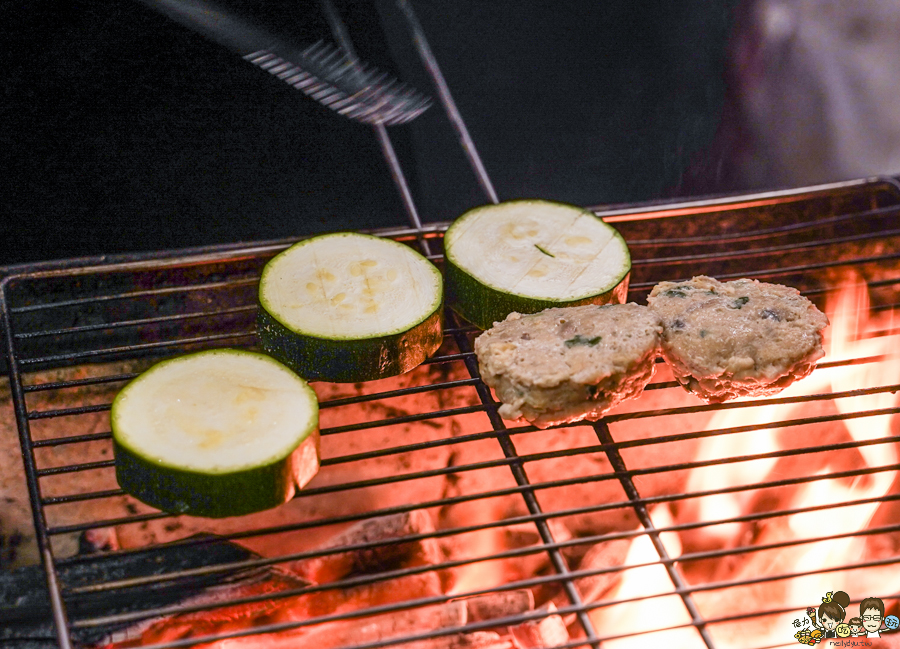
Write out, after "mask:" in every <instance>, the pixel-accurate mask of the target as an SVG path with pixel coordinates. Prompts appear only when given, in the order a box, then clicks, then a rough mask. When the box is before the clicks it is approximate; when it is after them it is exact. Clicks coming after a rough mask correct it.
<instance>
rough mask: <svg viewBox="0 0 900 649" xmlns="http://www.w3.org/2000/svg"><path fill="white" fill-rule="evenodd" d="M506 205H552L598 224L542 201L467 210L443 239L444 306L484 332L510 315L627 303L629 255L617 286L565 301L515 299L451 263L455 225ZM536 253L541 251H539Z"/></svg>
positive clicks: (563, 204) (570, 206)
mask: <svg viewBox="0 0 900 649" xmlns="http://www.w3.org/2000/svg"><path fill="white" fill-rule="evenodd" d="M508 203H519V204H522V205H528V204H531V205H533V206H535V207H536V208H540V207H541V206H542V205H555V206H559V207H565V208H568V209H571V210H575V211H578V212H581V213H583V214H585V215H589V216H591V217H593V218H595V219H597V220H598V221H599V220H600V218H599V217H598V216H597V215H596V214H594V213H593V212H591V211H590V210H587V209H585V208H583V207H578V206H575V205H570V204H568V203H562V202H559V201H548V200H543V199H520V200H513V201H505V202H504V203H500V204H499V205H483V206H480V207H475V208H473V209H471V210H469V211H468V212H466V213H465V214H463V215H461V216H460V217H459V218H458V219H456V220H455V221H454V222H453V223H452V224H451V225H450V227H449V228H448V229H447V232H446V233H445V235H444V241H445V249H444V299H445V300H446V303H447V306H449V307H450V308H451V309H453V311H455V312H456V313H458V314H459V315H460V316H462V317H463V318H465V319H466V320H467V321H469V322H471V323H472V324H474V325H475V326H477V327H479V328H480V329H482V330H486V329H490V328H491V327H493V326H494V323H495V322H501V321H503V320H505V319H506V316H508V315H509V314H510V313H513V312H516V313H522V314H530V313H539V312H540V311H543V310H544V309H549V308H552V307H569V306H582V305H585V304H596V305H604V304H623V303H625V302H626V301H627V299H628V284H629V280H630V278H631V255H630V252H629V253H628V255H627V257H628V270H627V271H626V272H625V273H623V275H622V276H621V278H620V280H619V282H618V284H616V286H615V287H613V288H612V289H610V290H608V291H605V292H603V293H599V294H597V295H588V296H584V297H579V298H576V299H574V300H568V301H566V300H555V299H543V298H534V297H526V296H521V295H515V294H512V293H506V292H504V291H501V290H499V289H496V288H493V287H491V286H488V285H487V284H485V283H483V282H482V281H480V280H479V279H477V278H476V277H475V276H473V275H472V274H470V273H469V272H467V271H466V270H464V269H463V268H461V267H460V266H458V265H457V264H456V263H455V262H454V259H453V251H452V250H451V249H448V248H447V246H446V241H447V238H448V236H449V235H450V234H451V231H452V230H453V228H454V227H457V225H458V224H460V223H462V222H463V221H464V220H465V219H466V217H470V216H471V215H473V214H474V213H475V212H479V211H482V210H491V209H495V208H497V207H499V206H502V205H504V204H508ZM612 230H613V236H614V237H616V238H617V239H619V240H620V242H621V243H622V245H623V246H624V247H625V249H626V251H627V250H628V246H627V244H626V243H625V240H624V239H623V238H622V235H621V234H620V233H619V232H618V231H616V230H615V228H613V229H612ZM538 249H539V250H540V248H538ZM541 252H544V254H547V253H546V251H544V250H541Z"/></svg>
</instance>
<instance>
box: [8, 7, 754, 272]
mask: <svg viewBox="0 0 900 649" xmlns="http://www.w3.org/2000/svg"><path fill="white" fill-rule="evenodd" d="M736 4H737V3H736V0H681V1H679V2H670V1H663V0H656V1H654V0H648V1H642V2H633V1H631V0H627V1H626V0H605V1H604V2H563V3H554V2H513V1H510V0H496V1H493V2H483V1H475V0H473V1H459V2H446V1H439V0H413V3H412V6H413V7H414V9H415V11H416V13H417V15H418V17H419V19H420V20H421V22H422V23H423V26H424V28H425V33H426V35H427V37H428V39H429V42H430V45H431V47H432V49H433V50H434V52H435V54H436V57H437V60H438V62H439V64H440V65H441V68H442V71H443V73H444V75H445V77H446V79H447V82H448V84H449V86H450V89H451V91H452V93H453V95H454V98H455V99H456V101H457V104H458V106H459V109H460V112H461V113H462V116H463V118H464V119H465V121H466V124H467V125H468V127H469V129H470V131H471V134H472V137H473V140H474V142H475V144H476V146H477V147H478V151H479V153H480V154H481V155H482V158H483V160H484V163H485V166H486V168H487V171H488V173H489V175H490V177H491V179H492V181H493V182H494V185H495V187H496V188H497V191H498V194H499V195H500V198H501V199H511V198H518V197H541V198H548V199H554V200H561V201H567V202H571V203H576V204H583V205H599V204H604V203H607V204H608V203H619V202H632V201H642V200H649V199H654V198H662V197H671V196H680V195H691V194H697V193H706V192H709V191H717V190H724V189H729V185H728V183H729V179H728V177H727V164H726V163H727V159H728V156H729V150H728V148H729V144H728V141H729V140H728V137H727V134H725V135H723V132H724V131H723V124H727V122H728V119H727V116H728V109H727V93H728V84H727V82H726V54H727V51H728V43H729V38H730V36H731V33H732V27H733V23H734V20H733V17H734V12H735V6H736ZM336 5H337V6H338V9H339V11H340V13H341V16H342V17H343V19H344V20H345V21H346V22H347V24H348V25H349V28H350V33H351V37H352V39H353V41H354V43H355V45H356V47H357V49H358V52H359V54H360V56H361V57H362V58H363V59H364V60H366V61H368V62H370V63H372V64H375V65H377V66H378V67H380V68H382V69H384V70H387V71H390V72H392V73H394V74H396V75H397V76H400V77H401V78H403V79H404V80H405V81H408V82H410V83H411V84H412V85H414V86H416V87H418V88H419V89H420V90H423V91H425V92H427V93H429V94H431V95H432V96H434V97H436V93H435V92H434V88H433V86H432V85H431V82H430V80H429V78H428V77H427V75H426V73H425V71H424V68H423V66H422V64H421V62H420V61H419V59H418V55H417V54H416V53H415V51H414V49H413V46H412V42H411V39H410V35H409V31H408V29H407V27H406V24H405V22H404V21H403V19H402V17H401V14H400V12H399V11H398V10H397V7H396V5H395V4H394V2H393V0H370V1H368V0H367V1H356V2H337V3H336ZM230 6H232V7H235V8H237V9H238V10H240V11H241V12H243V13H245V14H246V15H247V16H250V17H252V18H253V19H254V20H255V21H257V22H258V23H260V24H264V25H266V26H267V27H270V28H271V29H273V30H277V31H279V32H282V33H285V34H287V35H289V36H290V37H291V38H293V39H294V40H296V41H297V42H298V43H299V44H307V43H312V42H315V41H317V40H320V39H323V38H325V39H330V32H329V29H328V26H327V24H326V22H325V20H324V17H323V14H322V12H321V10H320V8H319V5H318V4H317V3H315V2H299V3H298V2H282V1H276V0H273V1H269V2H265V3H262V2H246V1H243V2H239V1H238V0H232V2H231V3H230ZM0 10H2V18H0V41H2V43H3V47H4V49H5V50H6V51H5V55H4V60H5V61H6V63H5V64H4V65H3V68H2V69H0V92H2V106H0V111H2V112H0V124H2V132H0V138H2V140H0V145H2V151H3V156H2V160H3V169H2V177H3V185H4V191H3V192H2V198H0V201H2V202H0V214H2V225H0V241H2V247H0V266H2V265H8V264H14V263H20V262H26V261H35V260H45V259H54V258H61V257H71V256H83V255H95V254H104V253H116V252H129V251H139V250H158V249H169V248H184V247H192V246H197V245H205V244H215V243H227V242H238V241H260V240H267V239H277V238H284V237H292V236H299V235H302V234H309V233H315V232H322V231H333V230H340V229H347V228H353V229H357V228H378V227H385V226H391V225H405V224H406V223H407V217H406V213H405V211H404V209H403V206H402V203H401V202H400V199H399V195H398V193H397V190H396V188H395V186H394V184H393V182H392V180H391V178H390V174H389V172H388V169H387V166H386V164H385V162H384V160H383V158H382V156H381V152H380V149H379V147H378V144H377V141H376V139H375V137H374V134H373V132H372V129H371V128H370V127H367V126H365V125H361V124H357V123H354V122H351V121H349V120H347V119H346V118H343V117H340V116H338V115H336V114H335V113H332V112H331V111H330V110H328V109H326V108H324V107H322V106H319V105H318V104H317V103H315V102H314V101H312V100H311V99H309V98H307V97H306V96H305V95H303V94H302V93H300V92H299V91H296V90H294V89H292V88H290V87H288V86H287V85H286V84H284V83H283V82H281V81H278V80H277V79H275V78H274V77H271V76H270V75H268V74H266V73H264V72H262V71H261V70H259V69H257V68H255V67H254V66H252V65H251V64H249V63H246V62H244V61H242V60H241V59H240V58H239V57H238V56H236V55H235V54H233V53H231V52H230V51H227V50H225V49H223V48H221V47H220V46H218V45H216V44H213V43H211V42H209V41H206V40H204V39H203V38H202V37H199V36H196V35H194V34H193V33H191V32H189V31H188V30H186V29H184V28H182V27H181V26H179V25H176V24H174V23H172V22H171V21H169V20H168V19H167V18H164V17H162V16H159V15H156V14H155V13H154V12H153V11H151V10H150V9H147V8H146V7H145V6H144V5H141V4H139V3H137V2H134V1H133V0H115V1H112V0H97V1H92V2H87V1H73V2H65V1H63V2H60V1H55V2H50V1H47V0H34V1H32V2H27V3H25V2H9V1H5V2H0ZM726 130H727V129H726ZM389 133H390V135H391V138H392V141H393V143H394V145H395V147H396V148H397V151H398V155H399V156H400V158H401V162H402V164H403V168H404V171H405V172H406V173H407V175H408V177H409V179H410V182H411V184H412V188H413V192H414V196H415V199H416V204H417V206H418V208H419V211H420V214H421V217H422V219H423V220H424V221H426V222H430V221H440V220H451V219H453V218H455V217H456V216H458V215H459V214H460V213H461V212H462V211H464V210H465V209H467V208H469V207H473V206H475V205H479V204H482V203H484V202H486V201H487V198H486V196H485V195H484V193H483V192H482V191H481V189H480V187H479V185H478V183H477V182H476V180H475V176H474V174H473V173H472V171H471V170H470V168H469V167H468V165H467V163H466V161H465V158H464V157H463V153H462V149H461V147H460V145H459V144H458V143H457V141H456V139H455V135H454V133H453V131H452V129H451V127H450V125H449V122H448V120H447V118H446V117H445V115H444V113H443V111H442V109H441V107H440V106H439V105H437V104H436V105H435V106H434V107H433V108H432V109H430V110H429V111H428V112H427V113H426V114H425V115H423V116H422V117H420V118H419V119H417V120H416V121H414V122H413V123H411V124H407V125H403V126H397V127H392V128H390V129H389ZM723 142H724V144H723Z"/></svg>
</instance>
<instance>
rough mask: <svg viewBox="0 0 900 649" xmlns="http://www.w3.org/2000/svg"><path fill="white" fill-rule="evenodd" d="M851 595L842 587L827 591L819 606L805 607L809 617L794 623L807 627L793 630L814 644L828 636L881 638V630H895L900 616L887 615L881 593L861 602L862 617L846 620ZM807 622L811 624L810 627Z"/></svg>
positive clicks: (802, 641) (810, 643)
mask: <svg viewBox="0 0 900 649" xmlns="http://www.w3.org/2000/svg"><path fill="white" fill-rule="evenodd" d="M849 606H850V596H849V595H848V594H847V593H845V592H844V591H842V590H839V591H837V592H830V593H826V594H825V597H823V598H822V603H821V604H820V605H819V608H818V610H816V609H815V608H813V607H812V606H810V607H809V608H808V609H806V615H807V618H808V619H804V620H803V621H802V622H801V621H800V620H799V619H798V620H794V626H795V627H800V626H802V627H804V628H802V629H800V630H799V631H797V632H796V633H795V634H794V637H795V638H796V639H797V641H798V642H800V643H801V644H808V645H814V644H816V643H818V642H821V641H822V640H824V639H828V638H880V637H881V634H882V632H887V631H896V630H897V627H900V619H898V618H897V616H896V615H888V616H887V617H885V616H884V602H883V601H882V600H881V599H879V598H878V597H867V598H865V599H864V600H862V601H861V602H860V603H859V617H852V618H850V619H849V620H847V621H846V622H845V621H844V620H845V619H846V618H847V608H848V607H849ZM807 622H809V623H811V626H809V627H807V626H806V624H807Z"/></svg>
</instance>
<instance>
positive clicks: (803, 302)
mask: <svg viewBox="0 0 900 649" xmlns="http://www.w3.org/2000/svg"><path fill="white" fill-rule="evenodd" d="M647 302H648V303H649V304H650V308H651V309H653V311H655V312H656V313H657V314H658V315H659V317H660V318H661V319H662V323H663V336H662V353H663V357H664V358H665V359H666V360H667V361H668V362H669V364H670V365H671V366H672V369H673V371H674V373H675V378H676V379H678V382H679V383H681V385H682V386H684V387H685V389H687V390H688V391H690V392H693V393H694V394H696V395H697V396H698V397H700V398H701V399H703V400H705V401H707V402H708V403H721V402H723V401H728V400H729V399H734V398H737V397H743V396H768V395H772V394H776V393H777V392H780V391H781V390H783V389H784V388H786V387H787V386H788V385H790V384H791V383H793V382H794V381H796V380H798V379H802V378H804V377H805V376H808V375H809V374H810V373H811V372H812V371H813V368H815V366H816V361H817V360H819V359H820V358H822V357H823V356H824V355H825V350H824V349H823V348H822V330H823V329H825V327H827V326H828V318H827V317H826V316H825V314H824V313H822V312H821V311H819V310H818V309H817V308H816V307H815V305H814V304H813V303H812V302H810V301H809V300H807V299H806V298H805V297H803V296H802V295H800V292H799V291H798V290H797V289H795V288H791V287H789V286H781V285H780V284H766V283H764V282H759V281H757V280H751V279H739V280H735V281H733V282H719V281H718V280H715V279H713V278H711V277H705V276H699V277H694V278H693V279H691V280H688V281H684V282H661V283H660V284H657V285H656V286H655V287H654V288H653V291H651V293H650V296H649V297H648V298H647Z"/></svg>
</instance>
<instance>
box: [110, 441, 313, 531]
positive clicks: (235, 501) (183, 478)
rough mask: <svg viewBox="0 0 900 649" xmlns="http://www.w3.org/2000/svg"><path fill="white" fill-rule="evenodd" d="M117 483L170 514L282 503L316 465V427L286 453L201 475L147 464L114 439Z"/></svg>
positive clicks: (211, 513) (212, 513)
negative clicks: (256, 463)
mask: <svg viewBox="0 0 900 649" xmlns="http://www.w3.org/2000/svg"><path fill="white" fill-rule="evenodd" d="M113 448H114V451H115V458H116V479H117V480H118V482H119V486H121V487H122V489H124V490H125V491H126V492H127V493H129V494H131V495H132V496H134V497H135V498H137V499H138V500H140V501H141V502H144V503H146V504H148V505H151V506H152V507H156V508H157V509H160V510H162V511H166V512H169V513H172V514H190V515H191V516H201V517H205V518H226V517H229V516H242V515H244V514H251V513H254V512H258V511H263V510H266V509H271V508H273V507H277V506H278V505H283V504H284V503H286V502H287V501H288V500H290V499H291V498H293V497H294V494H295V492H296V489H297V487H298V485H299V486H303V485H305V484H306V483H307V482H309V480H310V479H312V477H313V476H314V475H315V473H316V472H317V471H318V468H319V461H318V458H319V431H318V427H317V428H316V429H315V430H314V431H312V432H311V433H310V434H309V436H308V437H307V438H306V439H305V440H303V442H302V443H301V444H300V446H298V447H297V448H296V449H295V450H294V451H293V452H292V453H291V454H290V455H288V456H287V457H285V458H282V459H280V460H276V461H274V462H271V463H270V464H267V465H263V466H257V467H253V468H250V469H245V470H243V471H234V472H231V473H223V474H216V473H203V472H200V471H189V470H185V469H177V468H173V467H169V466H166V465H162V464H158V463H156V462H151V461H149V460H147V459H145V458H143V457H141V456H140V455H138V454H137V453H135V452H133V451H131V450H130V449H129V448H127V447H126V446H124V445H122V444H120V443H119V442H118V441H116V440H113Z"/></svg>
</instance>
